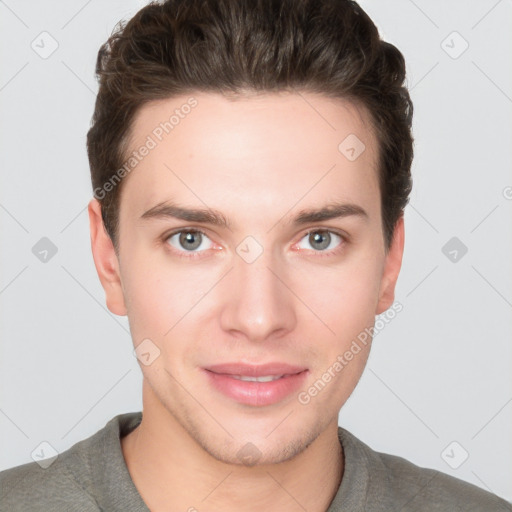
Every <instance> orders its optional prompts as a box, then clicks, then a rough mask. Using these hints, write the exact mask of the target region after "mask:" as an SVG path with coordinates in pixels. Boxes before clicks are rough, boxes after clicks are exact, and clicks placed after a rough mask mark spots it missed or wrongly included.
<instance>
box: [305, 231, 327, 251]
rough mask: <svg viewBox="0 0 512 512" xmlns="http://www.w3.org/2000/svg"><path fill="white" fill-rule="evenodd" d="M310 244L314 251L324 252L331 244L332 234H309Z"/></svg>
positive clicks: (317, 232) (320, 232)
mask: <svg viewBox="0 0 512 512" xmlns="http://www.w3.org/2000/svg"><path fill="white" fill-rule="evenodd" d="M309 243H310V244H311V246H312V247H313V248H314V249H316V250H318V251H323V250H324V249H326V248H327V247H329V244H330V243H331V234H330V233H329V232H328V231H313V232H312V233H309Z"/></svg>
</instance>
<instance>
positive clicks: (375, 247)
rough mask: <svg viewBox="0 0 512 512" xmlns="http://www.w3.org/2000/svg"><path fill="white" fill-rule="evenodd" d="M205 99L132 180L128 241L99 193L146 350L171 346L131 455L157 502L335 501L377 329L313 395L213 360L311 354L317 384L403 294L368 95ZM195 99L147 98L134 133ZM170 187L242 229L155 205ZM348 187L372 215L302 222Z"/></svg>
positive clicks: (93, 207) (98, 244)
mask: <svg viewBox="0 0 512 512" xmlns="http://www.w3.org/2000/svg"><path fill="white" fill-rule="evenodd" d="M193 96H194V98H196V99H197V101H198V105H197V107H195V108H194V109H193V110H192V111H191V112H190V114H188V115H187V116H186V117H185V118H184V119H181V120H180V123H179V124H178V125H177V126H175V128H174V129H173V131H172V132H171V133H170V134H168V135H167V136H165V137H164V138H163V140H162V141H161V142H160V143H159V144H158V146H157V147H156V148H154V149H153V150H152V151H151V152H150V153H149V154H148V155H147V156H146V157H145V158H144V159H143V160H142V161H141V162H140V163H139V164H138V166H137V167H136V169H135V170H133V171H132V172H131V173H130V174H129V175H128V176H127V177H125V178H124V179H125V182H124V183H123V189H122V196H121V205H120V231H119V253H118V254H117V253H116V251H115V250H114V247H113V245H112V242H111V240H110V238H109V237H108V235H107V234H106V232H105V230H104V227H103V224H102V222H101V216H100V206H99V203H98V201H97V200H96V199H93V200H92V201H91V202H90V204H89V217H90V229H91V242H92V251H93V256H94V261H95V265H96V269H97V272H98V275H99V278H100V280H101V283H102V285H103V288H104V290H105V294H106V302H107V306H108V308H109V310H110V311H111V312H112V313H115V314H116V315H128V319H129V323H130V329H131V333H132V338H133V342H134V345H135V347H136V346H138V344H139V343H141V341H142V340H144V339H147V338H149V339H150V340H151V342H152V343H154V345H155V346H156V347H158V349H159V350H160V355H159V357H157V358H156V359H155V360H154V361H153V362H152V363H151V364H150V365H144V364H140V366H141V369H142V372H143V420H142V423H141V425H140V426H139V427H138V428H137V429H135V430H134V431H133V432H132V433H130V434H129V435H128V436H126V437H124V438H123V439H122V442H121V444H122V450H123V454H124V457H125V460H126V464H127V467H128V470H129V472H130V475H131V477H132V479H133V481H134V483H135V485H136V487H137V489H138V490H139V493H140V494H141V496H142V498H143V499H144V501H145V502H146V504H147V505H148V507H149V508H150V509H151V510H152V511H160V510H166V511H168V510H184V511H185V510H191V511H192V510H198V511H203V510H208V511H221V510H222V511H231V510H237V511H240V510H279V511H298V510H303V509H307V510H308V511H312V512H314V511H325V510H327V508H328V506H329V504H330V503H331V501H332V499H333V498H334V495H335V494H336V492H337V490H338V488H339V485H340V482H341V479H342V475H343V469H344V460H343V451H342V449H341V446H340V443H339V441H338V437H337V429H338V413H339V411H340V409H341V407H342V406H343V404H344V403H345V402H346V400H347V399H348V397H349V396H350V394H351V393H352V391H353V390H354V388H355V386H356V384H357V382H358V381H359V379H360V377H361V374H362V372H363V370H364V367H365V364H366V361H367V357H368V354H369V350H370V343H368V344H367V346H366V347H363V348H362V350H361V351H360V352H359V353H358V354H357V355H355V356H354V358H353V359H352V360H351V361H350V362H349V364H347V365H346V366H345V367H344V368H343V370H342V371H340V372H337V373H336V374H335V377H334V378H333V379H332V380H331V381H330V382H329V383H328V384H327V385H326V386H325V388H324V389H323V390H322V391H321V392H320V393H318V395H317V396H315V397H313V398H312V399H311V401H310V402H309V403H308V404H307V405H303V404H301V403H299V401H298V399H297V393H293V394H292V395H290V396H288V397H286V398H285V399H284V400H282V401H281V402H279V403H276V404H273V405H270V406H249V405H244V404H241V403H238V402H237V401H235V400H233V399H230V398H228V397H226V396H224V395H223V394H220V393H219V392H218V391H217V390H215V389H213V388H211V387H210V386H209V384H208V380H207V379H206V378H205V375H204V374H203V372H202V370H201V368H202V367H204V366H208V365H212V364H218V363H225V362H232V361H242V362H245V363H252V364H261V363H267V362H271V361H282V362H288V363H292V364H293V363H295V364H298V365H303V366H306V367H307V368H308V370H309V373H308V374H307V378H306V381H305V383H304V386H303V387H302V388H301V390H307V389H308V388H309V387H310V386H311V385H312V384H313V383H314V382H315V381H316V380H317V379H319V378H321V377H322V374H324V373H325V372H326V371H327V369H328V368H329V367H332V365H333V363H334V362H335V361H336V360H337V357H338V355H340V354H344V353H345V351H346V350H348V348H349V347H350V345H351V343H352V341H353V340H355V339H356V338H357V335H358V334H359V333H361V332H362V331H364V329H365V328H369V327H371V326H373V325H374V321H375V315H377V314H380V313H382V312H384V311H385V310H386V309H388V308H389V307H390V306H391V305H392V303H393V301H394V290H395V284H396V280H397V278H398V274H399V271H400V266H401V261H402V253H403V245H404V226H403V218H401V219H400V220H399V222H398V224H397V226H396V229H395V235H394V239H393V243H392V245H391V247H390V248H389V250H388V251H386V248H385V244H384V235H383V231H382V218H381V213H380V208H381V203H380V193H379V188H378V181H377V168H376V155H377V142H376V139H375V137H374V134H373V132H372V130H371V125H370V123H369V120H368V117H367V115H366V111H365V110H364V109H362V108H359V109H358V108H357V107H356V106H355V105H354V104H352V103H349V102H347V101H344V100H343V101H342V100H339V99H337V100H334V99H329V98H326V97H323V96H321V95H317V94H313V93H301V94H298V93H279V94H278V93H271V94H270V93H268V94H263V95H258V96H256V95H247V96H244V97H243V98H242V99H237V100H236V101H233V100H232V99H227V98H226V97H223V96H221V95H218V94H213V93H197V94H193ZM189 97H190V95H189V96H181V97H175V98H172V99H168V100H159V101H158V102H153V103H150V104H147V105H146V106H144V107H143V108H142V109H141V110H140V111H139V114H138V115H137V117H136V119H135V120H134V123H133V125H132V132H131V133H132V136H131V139H130V143H131V147H132V148H136V147H139V146H140V145H141V144H143V143H144V141H145V140H146V137H147V136H148V135H149V134H151V133H152V131H153V130H154V128H155V126H157V125H158V124H159V123H160V122H162V121H163V120H165V119H168V118H169V115H170V114H171V113H172V112H173V110H174V109H176V108H179V107H180V106H181V105H183V104H184V103H185V102H186V101H187V99H188V98H189ZM349 134H356V136H357V137H358V138H359V139H360V140H361V141H363V142H364V144H365V146H366V149H365V151H363V153H362V154H361V155H360V156H359V157H358V158H357V159H356V160H355V161H349V160H348V159H347V158H346V157H345V156H344V155H343V154H342V153H341V152H340V151H339V150H338V145H339V144H340V142H341V141H343V140H344V139H345V137H347V136H348V135H349ZM171 200H172V201H173V202H175V203H179V204H180V205H184V206H186V207H188V208H192V207H195V208H206V207H209V208H212V209H215V210H218V211H220V212H222V214H223V215H224V216H225V217H226V218H227V219H228V221H229V222H230V227H229V229H228V228H226V227H220V226H216V225H211V224H206V223H202V222H201V223H198V222H190V221H183V220H178V219H175V218H156V219H141V215H142V214H143V213H144V212H146V211H147V210H149V209H150V208H152V207H154V206H155V205H157V204H158V203H160V202H163V201H171ZM335 201H336V202H343V203H351V204H355V205H358V206H360V207H361V208H363V209H364V210H365V211H366V213H367V217H363V216H357V215H352V216H345V217H341V218H334V219H330V220H324V221H316V222H310V223H308V224H305V225H300V226H296V225H294V224H293V223H292V222H291V219H293V218H294V217H295V216H296V215H297V214H298V213H299V212H300V211H301V210H305V209H310V208H315V209H316V208H319V207H321V206H324V205H326V204H327V203H329V202H335ZM179 228H182V229H183V228H188V229H191V228H194V229H198V230H201V231H202V232H204V233H205V234H206V238H203V239H202V240H203V242H204V243H202V245H201V246H200V247H199V248H197V249H193V250H192V251H190V250H189V251H187V248H188V247H189V246H187V245H185V247H184V246H183V245H181V246H180V244H179V239H178V237H179V235H178V236H174V237H173V238H172V239H171V238H169V234H170V232H171V231H172V230H173V229H179ZM315 229H316V230H320V231H321V232H322V230H324V231H325V230H331V233H333V234H332V235H331V238H330V242H329V245H328V247H327V248H322V247H320V248H319V243H318V242H316V243H315V240H314V239H313V240H312V239H311V238H312V237H310V236H308V232H309V231H310V230H315ZM315 233H316V231H315ZM337 233H339V234H341V235H346V240H345V241H344V240H343V239H342V238H339V237H337V236H336V234H337ZM247 236H252V237H254V239H256V240H257V241H258V243H259V244H260V245H261V248H262V250H263V252H262V254H261V255H260V256H259V257H258V258H257V259H256V260H255V261H254V262H252V263H247V262H246V261H245V260H244V259H243V258H242V257H240V256H239V255H238V254H237V252H236V248H237V246H238V244H240V243H241V242H242V241H243V240H244V239H245V237H247ZM251 250H252V249H251ZM194 251H195V253H196V255H197V256H198V257H192V256H191V254H192V253H193V252H194ZM180 255H181V257H180ZM247 442H251V443H253V444H254V445H255V446H256V447H257V448H258V450H259V452H260V453H261V456H260V458H259V459H258V461H257V463H256V464H255V465H253V466H247V465H244V464H243V463H242V462H241V460H240V459H239V457H238V456H237V453H238V451H239V450H240V449H241V448H242V447H243V446H244V445H245V444H246V443H247ZM177 490H179V491H177ZM192 507H194V508H192Z"/></svg>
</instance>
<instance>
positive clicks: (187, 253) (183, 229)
mask: <svg viewBox="0 0 512 512" xmlns="http://www.w3.org/2000/svg"><path fill="white" fill-rule="evenodd" d="M190 232H192V233H200V234H201V236H204V237H206V238H208V240H210V242H211V243H212V244H213V245H214V246H215V245H216V243H215V242H214V241H213V240H212V239H211V237H210V236H209V235H208V233H206V232H205V231H204V230H203V229H201V228H198V227H191V226H188V227H187V226H184V227H180V228H175V229H173V230H171V231H167V232H166V233H164V234H163V235H162V237H161V239H162V242H163V243H164V244H165V246H166V247H167V249H168V250H169V251H171V252H172V253H173V254H174V255H177V256H178V257H182V258H197V257H201V256H202V255H203V254H204V253H206V252H208V251H209V250H212V249H213V250H215V249H216V248H215V247H210V248H209V249H203V250H201V251H185V250H180V249H177V248H176V247H174V246H172V245H171V244H170V243H169V242H168V240H169V238H171V237H173V236H174V235H177V234H179V233H190Z"/></svg>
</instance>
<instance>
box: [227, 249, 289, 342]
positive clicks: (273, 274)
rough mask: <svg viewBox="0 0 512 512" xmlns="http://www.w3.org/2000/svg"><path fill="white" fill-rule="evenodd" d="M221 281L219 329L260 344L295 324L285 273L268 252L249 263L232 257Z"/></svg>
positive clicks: (281, 265) (283, 268)
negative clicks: (231, 263) (221, 302)
mask: <svg viewBox="0 0 512 512" xmlns="http://www.w3.org/2000/svg"><path fill="white" fill-rule="evenodd" d="M233 267H234V268H233V270H232V271H231V272H230V273H229V275H228V276H226V277H227V279H224V280H223V281H224V283H223V287H224V289H223V290H222V292H223V297H224V299H223V307H222V311H221V315H220V322H221V328H222V329H223V330H224V331H225V332H229V333H230V334H231V335H235V336H238V337H244V338H246V339H247V340H249V341H253V342H262V341H265V340H267V339H270V338H275V337H280V336H283V335H284V334H286V333H287V332H290V331H292V330H293V329H294V328H295V326H296V323H297V317H296V311H295V304H294V296H293V294H292V292H291V291H290V290H289V289H288V288H287V286H286V284H285V283H286V282H287V279H286V269H285V266H284V265H283V264H280V262H279V261H278V258H275V259H273V258H272V257H271V254H270V251H263V253H262V254H261V255H260V256H259V257H258V258H257V259H256V260H255V261H252V262H248V261H246V260H245V259H244V258H243V257H240V256H239V255H238V254H235V255H234V262H233Z"/></svg>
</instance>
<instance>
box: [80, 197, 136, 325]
mask: <svg viewBox="0 0 512 512" xmlns="http://www.w3.org/2000/svg"><path fill="white" fill-rule="evenodd" d="M88 212H89V227H90V230H91V248H92V256H93V258H94V265H95V266H96V272H98V277H99V278H100V281H101V285H102V286H103V289H104V290H105V296H106V302H107V308H108V309H109V310H110V311H111V312H112V313H114V314H115V315H120V316H124V315H126V313H127V311H126V305H125V303H124V295H123V289H122V285H121V275H120V272H119V260H118V257H117V254H116V252H115V249H114V245H113V244H112V240H111V239H110V237H109V236H108V233H107V232H106V230H105V226H104V225H103V219H102V218H101V205H100V203H99V201H98V200H97V199H92V200H91V201H90V202H89V207H88Z"/></svg>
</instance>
